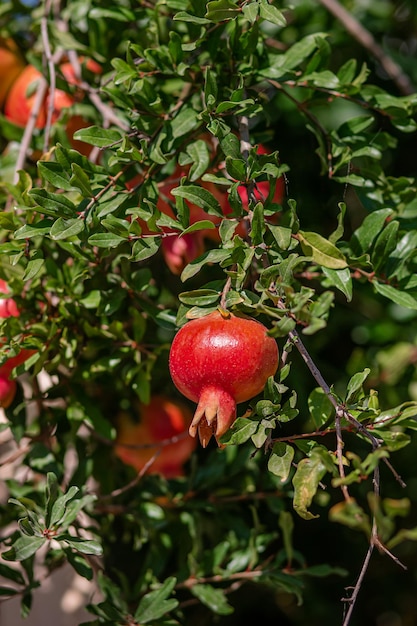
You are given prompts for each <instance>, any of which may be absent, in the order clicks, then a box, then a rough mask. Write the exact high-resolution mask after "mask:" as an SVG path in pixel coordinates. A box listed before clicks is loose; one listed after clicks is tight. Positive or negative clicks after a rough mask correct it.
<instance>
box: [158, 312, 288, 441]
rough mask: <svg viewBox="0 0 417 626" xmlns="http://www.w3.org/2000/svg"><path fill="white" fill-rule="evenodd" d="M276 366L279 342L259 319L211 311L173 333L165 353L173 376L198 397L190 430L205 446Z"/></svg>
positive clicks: (193, 397) (177, 383)
mask: <svg viewBox="0 0 417 626" xmlns="http://www.w3.org/2000/svg"><path fill="white" fill-rule="evenodd" d="M277 367H278V347H277V344H276V342H275V339H273V338H272V337H270V336H269V335H268V334H267V329H266V328H265V326H264V325H263V324H261V323H260V322H258V321H256V320H254V319H251V318H246V317H238V316H236V315H233V314H232V313H228V312H224V311H222V312H219V311H214V312H213V313H210V314H209V315H206V316H205V317H201V318H199V319H195V320H191V321H190V322H188V323H187V324H185V326H183V327H182V328H181V329H180V330H179V331H178V333H177V334H176V335H175V337H174V340H173V342H172V346H171V350H170V355H169V369H170V372H171V376H172V380H173V382H174V385H175V386H176V387H177V388H178V390H179V391H180V392H181V393H182V394H184V396H185V397H186V398H188V399H189V400H192V401H193V402H197V403H198V406H197V410H196V412H195V414H194V418H193V421H192V423H191V426H190V429H189V432H190V435H192V436H193V437H195V436H196V434H197V431H198V434H199V437H200V441H201V443H202V445H203V446H204V447H206V445H207V444H208V442H209V441H210V438H211V436H212V435H215V437H216V439H217V441H218V440H219V438H220V437H221V436H222V435H223V434H224V433H225V432H226V431H227V430H228V429H229V428H230V426H231V425H232V424H233V422H234V420H235V419H236V404H239V403H240V402H245V401H246V400H249V399H250V398H253V397H254V396H256V395H257V394H258V393H260V392H261V391H262V390H263V388H264V386H265V383H266V381H267V380H268V378H269V377H270V376H273V375H274V374H275V372H276V370H277Z"/></svg>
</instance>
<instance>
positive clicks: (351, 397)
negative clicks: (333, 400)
mask: <svg viewBox="0 0 417 626" xmlns="http://www.w3.org/2000/svg"><path fill="white" fill-rule="evenodd" d="M370 372H371V370H370V369H369V367H366V368H365V369H364V370H363V372H357V373H356V374H354V375H353V376H352V378H351V379H350V380H349V382H348V384H347V391H346V399H345V402H346V404H354V403H355V402H357V401H358V400H359V399H360V398H361V397H362V396H363V395H364V392H363V383H364V382H365V380H366V379H367V378H368V376H369V374H370Z"/></svg>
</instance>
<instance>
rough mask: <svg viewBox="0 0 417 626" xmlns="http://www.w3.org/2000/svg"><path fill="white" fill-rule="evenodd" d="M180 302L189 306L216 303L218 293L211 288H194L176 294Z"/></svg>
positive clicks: (218, 296)
mask: <svg viewBox="0 0 417 626" xmlns="http://www.w3.org/2000/svg"><path fill="white" fill-rule="evenodd" d="M178 298H179V300H180V302H182V303H183V304H188V305H191V306H206V305H208V304H216V303H217V302H218V301H219V298H220V293H219V292H218V291H214V290H213V289H196V290H195V291H184V292H183V293H180V294H179V296H178Z"/></svg>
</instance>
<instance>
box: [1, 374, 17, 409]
mask: <svg viewBox="0 0 417 626" xmlns="http://www.w3.org/2000/svg"><path fill="white" fill-rule="evenodd" d="M16 389H17V385H16V383H15V381H14V380H10V379H9V377H8V375H7V374H6V373H4V371H3V368H0V407H1V408H2V409H7V407H9V406H10V405H11V403H12V402H13V400H14V397H15V395H16Z"/></svg>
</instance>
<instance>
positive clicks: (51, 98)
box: [41, 0, 56, 153]
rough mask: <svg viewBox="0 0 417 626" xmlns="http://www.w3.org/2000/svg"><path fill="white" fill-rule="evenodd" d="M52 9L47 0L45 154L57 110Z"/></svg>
mask: <svg viewBox="0 0 417 626" xmlns="http://www.w3.org/2000/svg"><path fill="white" fill-rule="evenodd" d="M50 9H51V0H47V2H46V3H45V12H44V15H43V16H42V19H41V36H42V45H43V49H44V55H45V59H46V63H47V66H48V74H49V89H48V107H47V111H46V124H45V129H44V139H43V151H44V153H45V152H47V151H48V147H49V136H50V133H51V127H52V118H53V114H54V109H55V90H56V71H55V63H54V59H53V56H52V52H51V46H50V43H49V33H48V14H49V11H50Z"/></svg>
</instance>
